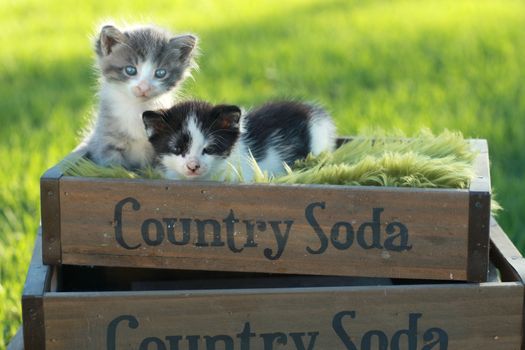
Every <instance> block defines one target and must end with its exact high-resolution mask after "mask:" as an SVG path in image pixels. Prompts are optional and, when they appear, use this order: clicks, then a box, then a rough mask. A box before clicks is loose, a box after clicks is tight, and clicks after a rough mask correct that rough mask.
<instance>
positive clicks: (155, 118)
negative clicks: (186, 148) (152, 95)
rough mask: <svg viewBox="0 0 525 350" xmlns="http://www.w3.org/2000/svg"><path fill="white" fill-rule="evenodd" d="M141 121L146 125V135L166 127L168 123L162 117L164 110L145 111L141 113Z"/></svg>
mask: <svg viewBox="0 0 525 350" xmlns="http://www.w3.org/2000/svg"><path fill="white" fill-rule="evenodd" d="M142 121H143V122H144V126H145V127H146V133H147V134H148V137H152V136H153V135H156V134H158V133H160V132H162V131H163V130H166V129H167V128H168V124H167V123H166V120H165V119H164V110H159V111H145V112H144V113H142Z"/></svg>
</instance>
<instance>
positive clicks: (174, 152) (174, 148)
mask: <svg viewBox="0 0 525 350" xmlns="http://www.w3.org/2000/svg"><path fill="white" fill-rule="evenodd" d="M172 152H173V154H175V155H176V156H178V155H179V154H181V153H182V150H181V149H180V147H173V149H172Z"/></svg>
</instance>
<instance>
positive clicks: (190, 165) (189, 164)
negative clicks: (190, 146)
mask: <svg viewBox="0 0 525 350" xmlns="http://www.w3.org/2000/svg"><path fill="white" fill-rule="evenodd" d="M200 167H201V165H200V163H199V162H198V161H197V160H190V161H189V162H187V163H186V168H188V169H189V170H190V171H191V172H196V171H197V170H199V168H200Z"/></svg>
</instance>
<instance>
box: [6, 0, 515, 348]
mask: <svg viewBox="0 0 525 350" xmlns="http://www.w3.org/2000/svg"><path fill="white" fill-rule="evenodd" d="M111 17H113V18H117V19H124V20H127V21H129V22H136V21H152V22H155V23H158V24H159V25H164V26H168V27H170V28H172V29H174V30H176V31H191V32H195V33H197V34H198V35H199V36H200V37H201V48H202V56H201V57H200V59H199V63H200V66H201V70H200V71H199V72H198V73H196V74H195V75H194V77H195V80H194V81H190V82H189V83H188V84H186V86H185V89H184V90H183V91H184V95H186V96H196V97H199V98H203V99H207V100H211V101H215V102H229V103H237V104H241V105H243V106H245V107H249V106H252V105H255V104H258V103H260V102H263V101H266V100H268V99H272V98H280V97H286V96H290V97H302V98H305V99H309V100H317V101H319V102H321V103H323V104H324V105H326V106H327V107H328V108H329V109H330V110H331V111H332V113H333V115H334V117H335V118H336V121H337V124H338V127H339V131H340V133H342V134H355V133H358V132H364V131H369V130H370V129H374V128H376V127H380V128H382V129H386V130H390V129H397V130H402V131H404V132H405V133H408V134H410V133H413V132H416V131H418V130H419V129H420V128H422V127H429V128H430V129H431V130H433V131H434V132H439V131H441V130H442V129H444V128H448V129H456V130H459V131H462V132H463V133H464V135H465V136H468V137H480V138H487V139H488V140H489V146H490V154H491V160H492V164H491V165H492V176H493V179H492V180H493V185H494V188H495V191H496V193H497V195H498V200H499V202H500V203H501V204H502V206H503V207H504V208H505V210H504V211H503V212H502V213H501V214H500V216H499V221H500V223H501V224H502V226H503V228H504V229H505V230H506V231H507V232H508V233H509V234H510V235H511V237H512V239H513V240H514V242H516V244H517V245H518V247H519V248H520V249H521V250H522V251H525V236H523V235H521V232H520V231H521V229H522V227H523V226H524V225H525V215H523V208H525V187H524V186H523V180H522V174H524V173H525V152H523V149H525V127H524V125H525V85H524V83H523V82H525V69H524V68H523V67H525V26H523V23H525V4H524V3H523V2H521V1H501V0H493V1H480V0H472V1H457V0H435V1H425V2H421V1H416V0H413V1H386V0H385V1H379V0H371V1H350V0H342V1H333V0H293V1H277V0H271V1H270V0H269V1H262V2H257V6H255V5H253V4H252V2H248V1H220V2H219V1H211V0H209V1H200V0H192V1H189V0H187V1H182V0H181V1H173V0H169V1H154V2H153V1H149V2H140V1H127V2H125V3H123V2H120V1H115V0H111V1H110V0H107V1H103V2H99V1H83V2H75V4H74V5H65V2H62V1H36V0H19V1H14V0H4V1H2V2H0V47H2V50H0V140H2V141H1V143H0V159H2V162H0V181H1V186H0V349H2V348H3V347H4V345H3V344H4V343H6V342H7V340H8V339H9V338H10V337H11V336H12V335H13V334H14V332H15V330H16V328H17V327H18V326H19V324H20V322H21V316H20V303H19V300H20V294H21V290H22V284H23V281H24V278H25V273H26V270H27V265H28V262H29V258H30V253H31V249H32V245H33V241H34V238H35V231H36V229H37V226H38V224H39V176H40V175H41V174H42V172H43V171H44V170H45V169H46V168H47V167H49V166H51V165H53V164H54V163H55V162H56V161H58V160H59V159H60V158H62V157H63V156H64V155H65V154H67V153H68V151H69V150H70V149H71V148H73V147H74V146H75V144H76V141H77V134H78V132H79V131H80V129H81V128H82V127H83V126H84V125H86V118H87V117H88V116H89V115H90V113H91V110H92V108H93V106H94V102H95V101H94V92H95V91H96V89H95V86H96V79H95V77H94V75H93V73H92V67H91V66H92V58H93V55H92V51H91V46H92V45H91V41H90V35H91V34H92V33H93V28H94V26H95V25H96V24H97V23H99V22H101V21H102V20H103V19H104V18H111Z"/></svg>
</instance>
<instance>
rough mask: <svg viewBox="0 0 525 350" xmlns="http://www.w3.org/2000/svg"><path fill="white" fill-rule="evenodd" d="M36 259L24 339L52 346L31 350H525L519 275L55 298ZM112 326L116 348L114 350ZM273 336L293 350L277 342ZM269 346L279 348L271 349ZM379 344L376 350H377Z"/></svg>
mask: <svg viewBox="0 0 525 350" xmlns="http://www.w3.org/2000/svg"><path fill="white" fill-rule="evenodd" d="M491 230H492V231H493V234H492V237H493V240H492V243H493V246H494V251H495V252H497V255H499V257H500V258H501V261H502V262H504V263H506V264H509V263H510V262H509V260H516V259H514V258H513V257H515V256H516V255H515V254H516V252H517V251H516V250H515V248H513V246H512V243H510V241H509V240H508V239H506V238H505V236H504V233H503V232H502V231H501V230H500V229H499V227H498V226H497V225H496V224H494V225H492V227H491ZM37 243H38V242H37ZM37 248H38V244H37ZM38 254H39V251H38V249H35V255H34V257H33V260H32V264H31V266H30V270H29V273H28V281H29V282H28V283H27V284H26V289H25V293H29V292H31V293H41V292H42V293H43V295H42V298H41V299H40V300H41V302H42V312H41V313H40V315H41V316H40V317H41V318H40V317H39V319H40V320H42V321H43V323H40V322H37V323H35V320H28V319H27V318H25V317H24V332H25V331H26V329H29V330H30V332H32V333H37V334H39V335H40V337H39V338H38V340H40V341H45V342H41V343H38V342H36V340H37V339H31V340H32V341H33V342H32V343H30V344H31V345H30V346H28V342H27V337H26V348H27V349H48V350H49V349H112V347H111V345H115V348H116V349H127V348H133V349H139V348H140V346H141V343H148V344H149V345H150V346H149V347H147V346H144V347H143V348H144V349H148V348H149V349H151V348H153V349H164V348H165V349H178V350H186V349H191V350H201V349H202V350H204V349H206V350H209V349H217V350H219V349H220V350H223V349H241V350H248V349H266V350H267V349H303V348H304V349H323V350H324V349H330V350H337V349H353V347H352V345H348V341H351V342H352V343H353V344H355V345H356V347H355V348H356V349H362V348H363V347H361V346H360V344H361V342H366V339H367V338H373V339H374V341H378V340H379V338H381V337H383V338H384V339H383V338H382V339H383V340H384V341H387V342H389V345H388V347H385V348H388V349H391V348H393V346H392V344H397V341H398V340H399V348H400V349H409V347H408V344H407V341H408V339H409V338H410V339H414V338H415V340H414V341H415V342H416V343H417V346H416V347H415V348H417V349H423V346H424V344H426V345H428V344H429V343H430V342H431V341H432V340H431V339H434V340H435V338H434V337H435V336H436V334H437V332H438V331H439V330H441V331H442V333H441V334H445V335H446V338H447V348H448V349H476V350H483V349H498V350H500V349H502V350H505V349H518V348H520V346H522V345H521V344H522V339H523V334H524V333H523V328H522V325H523V313H522V309H523V306H524V303H523V300H524V286H523V283H522V281H521V280H520V279H519V278H518V276H519V275H520V274H516V275H515V276H510V277H509V278H510V279H509V281H508V282H503V283H500V282H491V283H481V284H467V283H459V284H433V283H429V284H419V285H411V286H409V285H398V286H361V287H346V286H339V287H312V288H308V287H307V288H304V287H301V288H269V289H260V288H257V289H228V290H201V291H195V290H181V291H142V292H89V291H83V292H50V287H49V280H50V278H49V277H50V276H49V274H50V269H49V268H47V269H46V268H43V266H42V264H41V262H40V259H39V256H38ZM497 266H498V267H499V268H501V265H497ZM144 271H145V270H144ZM33 276H34V277H33ZM113 276H114V277H113V278H117V279H118V275H113ZM44 277H45V278H44ZM77 277H79V276H77ZM303 278H305V279H306V278H307V277H303ZM141 279H142V280H144V276H143V277H141ZM314 279H317V278H314ZM145 280H147V279H145ZM215 282H217V281H215ZM341 313H342V314H341ZM338 316H340V317H339V319H338ZM119 319H120V321H119ZM411 319H412V325H411V322H410V320H411ZM116 321H119V322H116ZM26 323H28V324H26ZM111 324H113V326H114V327H113V331H114V332H113V333H114V340H115V342H114V344H112V343H111V342H109V344H108V334H110V333H111V332H110V330H111V327H110V325H111ZM28 325H31V327H28ZM247 325H248V326H249V327H250V328H249V329H248V332H247V328H246V327H247ZM416 328H417V329H416ZM345 334H346V335H348V337H349V338H346V336H345ZM396 334H397V336H396ZM217 335H220V336H222V337H217ZM42 337H43V338H42ZM272 337H273V339H280V340H281V341H282V342H284V341H285V340H286V342H287V343H286V344H274V343H275V342H274V341H272ZM396 337H397V338H396ZM109 338H111V337H109ZM230 338H231V342H232V343H233V347H225V346H224V344H223V342H225V341H226V340H228V339H230ZM221 339H222V340H221ZM224 339H226V340H224ZM440 339H442V338H440ZM110 340H111V339H110ZM265 340H266V341H267V342H270V341H271V342H270V343H268V344H273V345H272V346H270V345H268V347H265V344H264V342H265ZM383 340H381V341H383ZM170 341H171V342H172V344H170V343H169V342H170ZM242 341H245V343H241V344H239V343H240V342H242ZM345 341H346V342H347V345H344V342H345ZM176 342H178V343H177V344H176V345H174V344H175V343H176ZM188 342H194V343H193V344H192V345H191V346H190V345H189V344H188ZM207 342H208V343H209V344H207ZM215 342H216V343H217V344H216V346H215V345H214V344H215ZM301 344H302V345H303V347H301ZM373 344H375V345H373V346H374V347H371V348H375V347H377V343H373ZM108 345H110V346H109V347H108ZM208 345H209V346H208ZM310 345H311V346H312V347H310ZM365 348H367V347H365ZM431 348H432V349H438V348H439V347H438V346H436V347H431ZM521 348H522V349H525V348H524V347H521Z"/></svg>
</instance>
